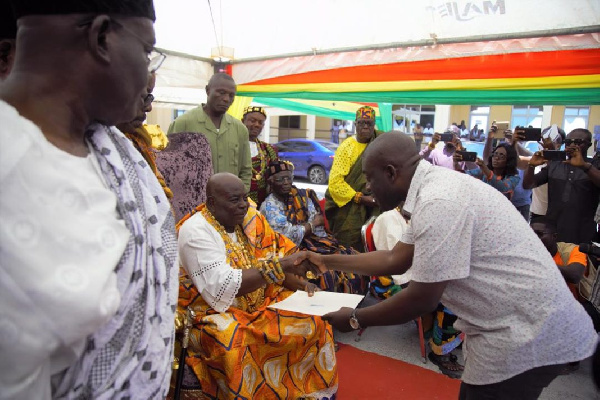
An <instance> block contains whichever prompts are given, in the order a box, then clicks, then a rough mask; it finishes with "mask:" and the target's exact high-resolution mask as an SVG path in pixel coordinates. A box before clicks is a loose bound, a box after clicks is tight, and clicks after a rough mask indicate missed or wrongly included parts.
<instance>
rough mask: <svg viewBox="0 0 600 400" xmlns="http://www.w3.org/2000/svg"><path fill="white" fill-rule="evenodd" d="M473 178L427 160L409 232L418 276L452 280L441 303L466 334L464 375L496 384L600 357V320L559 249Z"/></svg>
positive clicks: (410, 202)
mask: <svg viewBox="0 0 600 400" xmlns="http://www.w3.org/2000/svg"><path fill="white" fill-rule="evenodd" d="M469 178H470V177H469V176H466V175H464V174H460V173H456V172H455V171H450V170H447V169H444V168H440V167H435V166H432V165H430V164H428V163H427V162H426V161H421V162H420V163H419V165H418V167H417V170H416V172H415V175H414V177H413V179H412V182H411V185H410V189H409V191H408V195H407V198H406V202H405V204H404V211H406V212H409V213H410V214H411V225H410V228H409V230H407V232H406V233H405V234H404V236H403V237H402V241H403V242H406V243H414V245H415V252H414V258H413V264H412V267H411V271H412V274H413V275H412V279H413V281H417V282H444V281H448V284H447V286H446V289H445V291H444V293H443V295H442V298H441V302H442V303H443V304H444V305H446V306H447V307H448V308H449V309H451V310H452V311H453V312H454V313H455V314H456V315H457V316H458V320H457V322H456V323H455V325H454V326H455V328H456V329H459V330H461V331H463V332H464V333H465V334H466V342H465V343H466V346H465V347H466V348H465V349H464V351H465V355H466V365H465V371H464V374H463V376H462V380H463V381H464V382H466V383H469V384H473V385H485V384H491V383H496V382H500V381H503V380H506V379H508V378H511V377H513V376H515V375H518V374H520V373H522V372H524V371H527V370H530V369H533V368H536V367H540V366H544V365H553V364H562V363H567V362H572V361H579V360H582V359H584V358H586V357H589V356H590V355H592V354H593V352H594V350H595V348H596V342H597V341H598V337H597V335H596V332H595V331H594V327H593V325H592V321H591V319H590V317H589V316H588V315H587V313H586V312H585V310H584V309H583V307H582V306H581V304H579V303H578V302H577V301H576V300H575V298H574V297H573V295H572V294H571V293H570V291H569V290H568V288H567V286H566V285H565V282H564V279H563V278H562V276H561V274H560V272H559V271H558V269H557V268H556V265H555V263H554V261H553V260H552V257H551V256H550V253H548V251H547V250H546V248H545V247H544V245H543V244H542V242H541V241H540V240H539V238H538V237H537V235H536V234H535V233H534V232H533V230H532V229H531V228H530V227H529V225H528V224H527V222H526V221H525V219H524V218H523V217H522V216H521V214H520V213H519V212H518V211H517V210H516V209H515V207H514V206H513V205H512V204H511V202H510V201H508V200H507V199H506V197H504V196H503V195H502V194H501V193H500V192H498V191H497V190H495V189H494V188H492V187H491V186H489V185H486V184H485V183H482V182H481V181H478V180H475V179H469ZM440 216H443V223H441V220H440Z"/></svg>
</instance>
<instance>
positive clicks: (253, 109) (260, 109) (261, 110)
mask: <svg viewBox="0 0 600 400" xmlns="http://www.w3.org/2000/svg"><path fill="white" fill-rule="evenodd" d="M253 112H257V113H261V114H262V115H264V116H265V118H266V117H267V113H266V112H265V109H264V108H263V107H257V106H248V107H246V108H244V114H243V115H242V119H244V117H245V116H246V114H250V113H253Z"/></svg>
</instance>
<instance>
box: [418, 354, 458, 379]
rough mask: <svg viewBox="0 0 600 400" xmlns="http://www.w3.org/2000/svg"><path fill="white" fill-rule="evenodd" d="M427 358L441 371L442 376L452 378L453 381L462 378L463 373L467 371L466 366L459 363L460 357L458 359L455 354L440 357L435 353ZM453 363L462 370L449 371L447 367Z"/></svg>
mask: <svg viewBox="0 0 600 400" xmlns="http://www.w3.org/2000/svg"><path fill="white" fill-rule="evenodd" d="M427 358H429V360H430V361H431V362H432V363H434V364H435V365H437V367H438V368H439V369H440V371H441V372H442V374H444V375H446V376H448V377H450V378H452V379H460V378H461V376H462V373H463V371H464V369H465V367H464V366H462V365H460V364H459V363H458V357H456V356H455V355H454V354H452V353H450V354H445V355H443V356H438V355H437V354H435V353H434V352H430V353H429V354H428V355H427ZM449 363H451V364H454V365H457V366H458V367H460V370H458V371H455V370H451V369H448V368H447V367H446V366H447V365H448V364H449Z"/></svg>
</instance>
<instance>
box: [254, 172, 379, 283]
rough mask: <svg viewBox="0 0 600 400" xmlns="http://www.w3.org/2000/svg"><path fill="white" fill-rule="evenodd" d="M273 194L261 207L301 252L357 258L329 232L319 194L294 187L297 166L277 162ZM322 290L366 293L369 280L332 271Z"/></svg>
mask: <svg viewBox="0 0 600 400" xmlns="http://www.w3.org/2000/svg"><path fill="white" fill-rule="evenodd" d="M267 182H268V184H269V187H270V192H271V193H270V194H269V195H268V196H267V198H266V199H265V201H264V202H263V204H262V205H261V207H260V212H261V213H262V214H263V215H264V216H265V218H266V219H267V221H269V225H271V227H272V228H273V229H274V230H275V231H276V232H279V233H281V234H283V235H285V236H286V237H288V238H289V239H291V240H292V241H293V242H294V243H295V244H296V246H298V247H299V248H300V250H310V251H314V252H316V253H319V254H357V252H356V250H354V249H353V248H351V247H348V248H346V247H344V246H342V245H341V244H340V243H339V242H338V241H337V240H336V239H335V238H334V237H333V236H332V235H331V234H329V233H327V231H326V230H325V218H324V217H323V215H322V214H321V206H320V205H319V199H318V198H317V194H316V193H315V192H314V191H313V190H312V189H298V188H297V187H296V186H294V185H293V183H294V166H293V165H292V164H291V163H289V162H287V161H274V162H271V163H269V166H268V168H267ZM318 279H319V280H318V284H319V287H320V288H321V289H322V290H327V291H331V292H344V293H364V292H365V290H366V287H367V282H368V277H363V276H361V275H354V274H351V273H344V272H337V271H330V272H328V273H325V274H323V275H321V276H320V277H319V278H318Z"/></svg>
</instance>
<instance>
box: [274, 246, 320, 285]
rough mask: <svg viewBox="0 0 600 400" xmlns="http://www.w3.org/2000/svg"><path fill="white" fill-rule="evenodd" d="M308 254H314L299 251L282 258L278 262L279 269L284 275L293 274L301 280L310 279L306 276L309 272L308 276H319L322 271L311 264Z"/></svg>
mask: <svg viewBox="0 0 600 400" xmlns="http://www.w3.org/2000/svg"><path fill="white" fill-rule="evenodd" d="M310 254H314V253H310V252H308V251H299V252H297V253H294V254H291V255H289V256H287V257H284V258H282V259H281V260H279V262H280V263H281V268H282V269H283V271H284V272H286V273H290V274H294V275H296V276H299V277H302V278H309V279H312V278H310V276H307V273H308V272H310V274H308V275H314V276H315V277H316V276H317V275H320V274H321V272H322V271H321V270H320V268H319V267H318V266H316V265H315V264H314V263H312V261H311V256H310ZM316 255H318V254H316ZM326 270H327V269H325V271H326Z"/></svg>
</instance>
